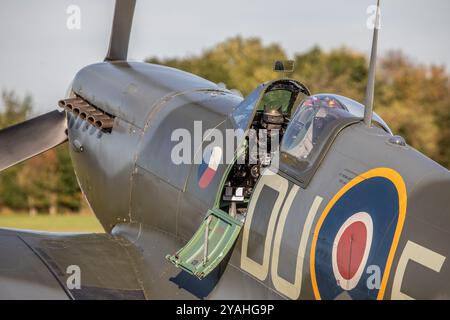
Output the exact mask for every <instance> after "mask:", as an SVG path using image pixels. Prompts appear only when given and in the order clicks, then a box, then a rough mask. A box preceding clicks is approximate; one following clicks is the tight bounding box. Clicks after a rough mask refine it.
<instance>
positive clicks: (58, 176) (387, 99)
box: [0, 37, 450, 214]
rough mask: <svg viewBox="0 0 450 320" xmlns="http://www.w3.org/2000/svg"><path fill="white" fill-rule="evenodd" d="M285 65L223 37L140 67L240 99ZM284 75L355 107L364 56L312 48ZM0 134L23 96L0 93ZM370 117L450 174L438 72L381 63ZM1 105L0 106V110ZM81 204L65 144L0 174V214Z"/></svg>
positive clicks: (256, 45) (401, 57)
mask: <svg viewBox="0 0 450 320" xmlns="http://www.w3.org/2000/svg"><path fill="white" fill-rule="evenodd" d="M281 59H287V54H286V52H285V51H284V50H283V48H282V47H281V46H279V45H278V44H269V45H264V44H263V42H262V41H261V40H260V39H258V38H242V37H234V38H230V39H228V40H226V41H224V42H222V43H219V44H218V45H216V46H214V47H212V48H210V49H207V50H204V51H203V52H202V53H201V54H198V55H191V56H188V57H182V58H164V59H158V58H155V57H150V58H148V59H147V60H146V61H147V62H151V63H158V64H163V65H167V66H171V67H175V68H178V69H181V70H185V71H188V72H192V73H194V74H197V75H199V76H202V77H205V78H206V79H209V80H211V81H213V82H216V83H223V84H225V85H226V86H227V87H228V88H230V89H237V90H239V91H240V92H241V93H242V94H243V95H244V96H245V95H247V94H249V93H250V92H251V91H252V90H253V89H254V88H255V87H257V86H258V85H259V84H260V83H262V82H265V81H267V80H271V79H273V78H275V77H277V75H276V74H275V73H274V72H273V71H272V65H273V62H274V61H275V60H281ZM294 60H295V66H296V67H295V70H294V72H293V74H292V75H291V76H292V77H293V78H295V79H298V80H300V81H302V82H303V83H305V84H306V85H307V86H308V87H309V88H310V90H311V92H313V93H320V92H331V93H337V94H341V95H344V96H348V97H350V98H352V99H355V100H357V101H360V102H362V101H363V99H364V94H365V88H366V83H367V75H368V61H367V57H366V56H365V55H364V54H362V53H360V52H356V51H354V50H351V49H349V48H338V49H334V50H330V51H323V50H321V49H320V48H319V47H314V48H311V49H310V50H308V51H306V52H303V53H298V54H296V55H295V56H294ZM2 98H3V107H2V108H1V109H0V128H4V127H7V126H9V125H11V124H14V123H17V122H21V121H23V120H25V119H27V118H28V117H29V116H30V114H31V112H32V100H31V98H30V97H29V96H26V97H24V98H21V97H18V96H17V95H16V94H14V92H10V91H4V92H3V94H2ZM374 106H375V111H376V112H377V113H378V114H379V115H380V116H381V117H383V118H384V119H385V121H386V122H387V123H388V124H389V126H390V127H391V129H392V130H393V131H394V133H395V134H399V135H401V136H403V137H404V138H405V139H406V141H407V143H408V144H410V145H411V146H413V147H415V148H416V149H418V150H419V151H421V152H423V153H424V154H426V155H427V156H429V157H430V158H432V159H433V160H435V161H437V162H438V163H440V164H441V165H443V166H445V167H447V168H450V81H449V74H448V73H447V71H446V69H445V67H443V66H436V65H423V64H419V63H417V62H415V61H412V60H411V59H410V58H408V57H407V56H406V55H405V54H403V53H402V52H400V51H392V52H389V53H388V54H386V55H384V56H382V57H381V58H380V61H379V64H378V73H377V84H376V93H375V104H374ZM0 107H1V106H0ZM82 206H83V201H82V196H81V193H80V189H79V187H78V185H77V181H76V177H75V175H74V173H73V168H72V164H71V161H70V156H69V152H68V149H67V146H64V145H63V146H60V147H58V148H56V149H53V150H50V151H48V152H46V153H44V154H43V155H40V156H38V157H35V158H33V159H31V160H28V161H26V162H24V163H22V164H20V165H18V166H14V167H12V168H10V169H8V170H6V171H4V172H2V173H1V174H0V210H4V209H10V210H15V211H27V212H30V213H31V214H35V213H37V212H49V213H52V214H55V213H57V212H64V211H79V210H80V208H81V207H82Z"/></svg>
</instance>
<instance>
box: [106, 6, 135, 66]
mask: <svg viewBox="0 0 450 320" xmlns="http://www.w3.org/2000/svg"><path fill="white" fill-rule="evenodd" d="M135 6H136V0H116V6H115V9H114V20H113V25H112V30H111V40H110V42H109V50H108V54H107V55H106V58H105V61H118V60H119V61H125V60H127V55H128V44H129V42H130V33H131V26H132V24H133V15H134V8H135Z"/></svg>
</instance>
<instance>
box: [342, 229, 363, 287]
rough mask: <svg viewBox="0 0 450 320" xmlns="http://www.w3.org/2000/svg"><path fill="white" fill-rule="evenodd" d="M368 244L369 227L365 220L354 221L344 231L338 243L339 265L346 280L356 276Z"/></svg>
mask: <svg viewBox="0 0 450 320" xmlns="http://www.w3.org/2000/svg"><path fill="white" fill-rule="evenodd" d="M366 245H367V228H366V225H365V224H364V223H363V222H361V221H356V222H353V223H352V224H350V225H349V226H348V227H347V228H346V229H345V231H344V232H343V233H342V235H341V238H340V239H339V240H338V245H337V265H338V270H339V273H340V274H341V276H342V278H344V279H345V280H350V279H352V278H353V277H354V276H355V274H356V272H357V271H358V269H359V267H360V265H361V262H362V260H363V257H364V253H365V251H366Z"/></svg>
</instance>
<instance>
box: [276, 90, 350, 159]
mask: <svg viewBox="0 0 450 320" xmlns="http://www.w3.org/2000/svg"><path fill="white" fill-rule="evenodd" d="M350 117H352V115H351V114H350V113H349V112H347V111H346V110H345V108H344V107H343V105H341V103H340V102H339V101H337V100H336V99H334V98H332V97H329V96H321V97H317V96H313V97H310V98H308V99H306V100H305V101H303V103H302V104H301V105H300V107H299V108H298V109H297V112H296V113H295V115H294V116H293V117H292V119H291V121H290V123H289V126H288V128H287V130H286V133H285V135H284V137H283V141H282V144H281V150H282V152H285V153H287V154H289V155H290V156H292V157H294V158H298V159H307V158H308V156H309V155H310V154H311V152H312V151H313V149H314V147H315V146H316V145H317V144H318V143H319V142H320V140H321V139H320V138H321V136H322V134H323V133H324V131H327V130H329V129H330V127H332V125H333V122H334V121H336V120H338V119H343V118H350Z"/></svg>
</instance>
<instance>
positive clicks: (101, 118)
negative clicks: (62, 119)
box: [58, 97, 114, 132]
mask: <svg viewBox="0 0 450 320" xmlns="http://www.w3.org/2000/svg"><path fill="white" fill-rule="evenodd" d="M58 106H59V107H61V108H63V109H65V110H66V111H67V112H70V113H72V114H73V115H74V116H75V117H79V118H80V119H82V120H87V121H88V122H89V123H90V124H92V125H93V126H95V127H97V128H99V129H100V130H103V131H105V132H111V130H112V128H113V125H114V117H113V116H111V115H109V114H107V113H105V112H104V111H103V110H101V109H99V108H97V107H95V106H94V105H92V104H90V103H89V102H87V101H86V100H84V99H83V98H81V97H77V98H70V99H65V100H60V101H59V102H58Z"/></svg>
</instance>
